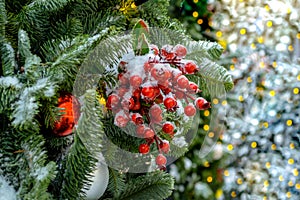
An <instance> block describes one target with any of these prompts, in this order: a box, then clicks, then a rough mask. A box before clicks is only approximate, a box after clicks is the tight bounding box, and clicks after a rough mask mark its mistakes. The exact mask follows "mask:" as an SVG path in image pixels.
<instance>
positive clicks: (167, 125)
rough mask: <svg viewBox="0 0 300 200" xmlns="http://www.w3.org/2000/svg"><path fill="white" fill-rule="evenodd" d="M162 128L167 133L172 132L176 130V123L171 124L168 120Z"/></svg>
mask: <svg viewBox="0 0 300 200" xmlns="http://www.w3.org/2000/svg"><path fill="white" fill-rule="evenodd" d="M162 130H163V131H164V132H165V133H172V132H173V131H174V125H173V124H171V123H170V122H166V123H164V125H163V127H162Z"/></svg>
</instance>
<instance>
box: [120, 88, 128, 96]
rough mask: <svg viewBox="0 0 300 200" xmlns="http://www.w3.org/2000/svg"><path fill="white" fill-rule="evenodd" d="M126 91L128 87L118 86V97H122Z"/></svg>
mask: <svg viewBox="0 0 300 200" xmlns="http://www.w3.org/2000/svg"><path fill="white" fill-rule="evenodd" d="M126 92H128V89H127V88H125V87H120V88H119V89H118V95H119V96H120V97H123V96H124V94H125V93H126Z"/></svg>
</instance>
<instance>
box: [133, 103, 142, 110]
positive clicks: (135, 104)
mask: <svg viewBox="0 0 300 200" xmlns="http://www.w3.org/2000/svg"><path fill="white" fill-rule="evenodd" d="M139 109H141V103H140V101H136V102H135V103H134V107H133V108H132V109H131V110H134V111H136V110H139Z"/></svg>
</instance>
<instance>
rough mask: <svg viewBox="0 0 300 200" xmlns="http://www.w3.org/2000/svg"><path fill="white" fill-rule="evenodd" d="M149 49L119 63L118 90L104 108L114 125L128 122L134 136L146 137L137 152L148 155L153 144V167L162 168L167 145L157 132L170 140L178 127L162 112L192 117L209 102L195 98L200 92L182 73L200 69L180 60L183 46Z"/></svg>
mask: <svg viewBox="0 0 300 200" xmlns="http://www.w3.org/2000/svg"><path fill="white" fill-rule="evenodd" d="M150 49H151V52H150V53H148V54H146V55H144V56H134V57H132V58H131V59H129V60H128V61H121V62H120V64H119V66H118V72H119V74H118V79H119V87H118V88H117V90H116V91H115V92H114V93H112V94H111V95H109V96H108V99H107V108H108V109H109V110H111V111H112V112H113V113H114V114H115V118H114V123H115V125H116V126H118V127H121V128H123V127H126V126H127V124H128V123H129V122H131V123H133V124H134V125H135V126H136V136H137V137H140V138H145V141H146V142H145V143H143V144H141V145H140V146H139V152H140V153H142V154H147V153H148V152H149V151H150V146H151V145H152V144H153V143H154V142H155V143H156V146H157V148H158V150H159V154H158V156H157V157H156V164H157V165H158V167H159V168H160V169H164V168H165V166H166V163H167V159H166V157H165V156H164V155H163V154H167V153H168V152H169V150H170V145H169V141H168V140H162V139H161V138H160V137H159V135H158V133H159V132H160V131H162V134H167V135H169V136H170V138H173V136H174V134H175V131H176V130H175V129H176V128H177V127H176V126H175V124H174V123H172V122H170V121H166V120H164V117H163V110H164V109H165V110H166V111H167V112H176V111H177V110H178V109H181V110H183V111H184V114H185V115H186V116H188V117H192V116H194V115H195V114H196V108H197V109H199V110H204V109H207V108H209V107H210V103H209V102H208V101H206V99H204V98H202V97H199V98H196V97H195V96H194V95H195V94H196V93H198V92H200V90H199V88H198V86H197V84H195V83H194V82H191V81H189V80H188V79H187V77H186V76H185V74H194V73H196V72H197V71H198V70H199V67H198V66H197V65H196V64H195V63H194V62H193V61H191V60H184V59H183V58H184V57H185V56H186V54H187V49H186V48H185V47H184V46H183V45H180V44H178V45H176V46H171V45H165V46H163V47H162V48H161V49H159V48H158V47H157V46H156V45H150ZM191 100H192V101H193V103H191V102H190V101H191ZM178 101H180V103H178ZM183 105H185V106H184V108H183Z"/></svg>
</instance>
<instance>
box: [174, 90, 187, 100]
mask: <svg viewBox="0 0 300 200" xmlns="http://www.w3.org/2000/svg"><path fill="white" fill-rule="evenodd" d="M175 96H176V99H183V98H184V96H185V94H184V93H183V92H181V91H176V92H175Z"/></svg>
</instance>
